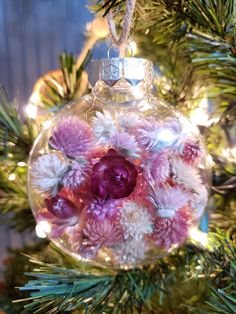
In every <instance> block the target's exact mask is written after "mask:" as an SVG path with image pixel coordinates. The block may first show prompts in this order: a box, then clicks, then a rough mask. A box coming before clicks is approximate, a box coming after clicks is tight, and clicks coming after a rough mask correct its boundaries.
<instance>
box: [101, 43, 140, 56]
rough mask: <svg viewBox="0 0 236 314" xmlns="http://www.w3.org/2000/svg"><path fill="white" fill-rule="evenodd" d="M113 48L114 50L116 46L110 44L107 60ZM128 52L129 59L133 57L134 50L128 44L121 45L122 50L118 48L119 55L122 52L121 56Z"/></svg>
mask: <svg viewBox="0 0 236 314" xmlns="http://www.w3.org/2000/svg"><path fill="white" fill-rule="evenodd" d="M113 48H116V45H115V44H114V43H111V44H110V46H109V48H108V50H107V59H110V52H111V50H112V49H113ZM127 50H129V51H130V55H131V58H133V57H134V49H133V47H132V45H131V44H130V43H127V44H123V46H122V48H121V47H120V54H121V52H122V54H123V53H124V54H125V52H126V51H127Z"/></svg>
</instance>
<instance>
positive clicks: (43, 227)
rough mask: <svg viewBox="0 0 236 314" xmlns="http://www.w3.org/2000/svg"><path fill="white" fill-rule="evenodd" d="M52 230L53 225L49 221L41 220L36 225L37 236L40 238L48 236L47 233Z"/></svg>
mask: <svg viewBox="0 0 236 314" xmlns="http://www.w3.org/2000/svg"><path fill="white" fill-rule="evenodd" d="M50 231H51V226H50V224H49V223H48V222H47V221H44V220H42V221H40V222H39V223H38V224H37V225H36V227H35V232H36V235H37V237H39V238H42V239H44V238H46V237H47V233H49V232H50Z"/></svg>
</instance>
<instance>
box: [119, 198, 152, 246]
mask: <svg viewBox="0 0 236 314" xmlns="http://www.w3.org/2000/svg"><path fill="white" fill-rule="evenodd" d="M120 215H121V218H120V222H121V225H122V227H123V229H124V235H125V238H126V239H128V238H134V239H136V240H139V239H142V238H143V236H144V235H145V234H150V233H152V230H153V224H152V218H151V215H150V214H149V213H148V212H147V209H146V208H145V207H142V206H140V205H139V204H137V203H135V202H133V201H127V202H124V203H123V206H122V207H121V209H120Z"/></svg>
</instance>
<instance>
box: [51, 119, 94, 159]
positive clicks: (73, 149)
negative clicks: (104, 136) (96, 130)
mask: <svg viewBox="0 0 236 314" xmlns="http://www.w3.org/2000/svg"><path fill="white" fill-rule="evenodd" d="M92 143H93V133H92V131H91V129H90V127H89V125H88V124H87V123H86V122H84V121H82V120H80V119H79V118H77V117H69V118H66V119H64V120H62V121H60V122H59V123H58V124H57V126H56V127H55V128H53V130H52V136H51V137H50V139H49V145H50V146H51V147H52V148H54V149H56V150H60V151H62V152H63V153H64V154H65V155H67V156H69V157H72V158H76V157H78V156H81V155H83V154H84V153H86V152H87V151H89V150H90V149H91V145H92Z"/></svg>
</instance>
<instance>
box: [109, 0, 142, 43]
mask: <svg viewBox="0 0 236 314" xmlns="http://www.w3.org/2000/svg"><path fill="white" fill-rule="evenodd" d="M135 3H136V0H126V12H125V17H124V22H123V27H122V31H121V34H120V35H118V34H117V31H116V25H115V23H114V19H113V16H112V12H111V11H110V12H109V13H108V14H107V21H108V25H109V30H110V35H111V39H112V46H116V47H118V48H121V46H123V45H124V44H126V45H127V42H128V38H129V34H130V27H131V23H132V18H133V14H134V8H135Z"/></svg>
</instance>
